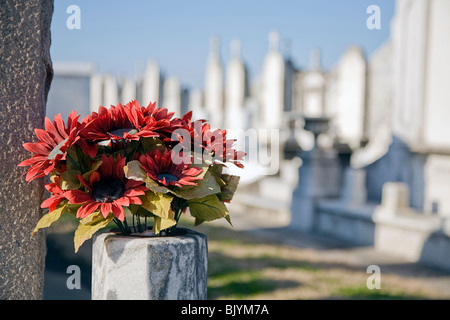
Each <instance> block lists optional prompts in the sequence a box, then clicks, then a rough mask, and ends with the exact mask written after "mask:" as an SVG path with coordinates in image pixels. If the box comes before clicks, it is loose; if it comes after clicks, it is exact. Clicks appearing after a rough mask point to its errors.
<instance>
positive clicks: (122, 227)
mask: <svg viewBox="0 0 450 320" xmlns="http://www.w3.org/2000/svg"><path fill="white" fill-rule="evenodd" d="M113 221H114V223H115V224H116V225H117V226H118V227H119V229H120V231H121V232H122V233H123V234H128V230H127V229H125V227H124V225H123V223H122V221H120V220H119V219H117V218H114V219H113Z"/></svg>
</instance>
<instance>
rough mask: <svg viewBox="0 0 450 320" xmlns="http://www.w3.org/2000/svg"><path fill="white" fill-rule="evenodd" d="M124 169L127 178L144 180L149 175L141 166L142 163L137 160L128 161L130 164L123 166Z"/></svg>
mask: <svg viewBox="0 0 450 320" xmlns="http://www.w3.org/2000/svg"><path fill="white" fill-rule="evenodd" d="M123 171H124V172H125V177H127V179H131V180H136V181H144V180H145V178H146V177H147V173H146V172H145V170H144V169H142V168H141V163H140V162H139V161H137V160H133V161H130V162H128V164H127V165H126V166H125V167H123Z"/></svg>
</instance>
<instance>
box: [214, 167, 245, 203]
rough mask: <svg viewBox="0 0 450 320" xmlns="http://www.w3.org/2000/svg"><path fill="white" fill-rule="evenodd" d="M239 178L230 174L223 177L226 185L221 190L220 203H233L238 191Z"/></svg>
mask: <svg viewBox="0 0 450 320" xmlns="http://www.w3.org/2000/svg"><path fill="white" fill-rule="evenodd" d="M239 179H240V177H239V176H232V175H229V174H223V175H222V181H224V182H225V185H224V186H222V187H221V188H220V190H221V191H220V193H219V194H218V195H217V196H218V197H219V200H220V201H227V202H229V201H231V199H233V195H234V193H235V192H236V189H237V187H238V184H239Z"/></svg>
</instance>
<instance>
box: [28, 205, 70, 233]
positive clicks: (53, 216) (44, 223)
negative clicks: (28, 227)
mask: <svg viewBox="0 0 450 320" xmlns="http://www.w3.org/2000/svg"><path fill="white" fill-rule="evenodd" d="M66 206H67V203H66V204H64V205H62V206H58V207H57V208H56V209H55V210H53V211H51V212H49V213H47V214H45V215H44V216H43V217H42V218H41V219H40V220H39V221H38V223H37V224H36V227H35V228H34V230H33V232H32V233H31V236H34V234H35V233H36V232H37V231H38V230H39V229H42V228H47V227H49V226H50V225H51V224H52V223H53V222H55V221H56V220H58V219H59V218H60V217H61V215H62V214H63V213H64V211H65V210H66Z"/></svg>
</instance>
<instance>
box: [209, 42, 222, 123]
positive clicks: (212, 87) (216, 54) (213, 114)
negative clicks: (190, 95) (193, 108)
mask: <svg viewBox="0 0 450 320" xmlns="http://www.w3.org/2000/svg"><path fill="white" fill-rule="evenodd" d="M205 110H206V111H207V113H208V117H209V119H210V123H211V127H212V128H216V129H217V128H220V127H222V126H223V113H224V112H223V69H222V61H221V58H220V42H219V39H218V38H217V37H214V38H212V39H211V44H210V53H209V58H208V63H207V65H206V74H205Z"/></svg>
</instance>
